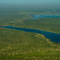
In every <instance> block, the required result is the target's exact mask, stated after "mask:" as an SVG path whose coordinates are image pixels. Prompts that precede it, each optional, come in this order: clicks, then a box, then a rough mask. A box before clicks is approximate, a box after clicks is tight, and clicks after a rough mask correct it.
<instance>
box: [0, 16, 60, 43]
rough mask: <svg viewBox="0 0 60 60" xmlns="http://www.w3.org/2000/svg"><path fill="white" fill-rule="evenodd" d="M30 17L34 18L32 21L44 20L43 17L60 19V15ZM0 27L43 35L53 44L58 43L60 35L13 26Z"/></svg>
mask: <svg viewBox="0 0 60 60" xmlns="http://www.w3.org/2000/svg"><path fill="white" fill-rule="evenodd" d="M32 16H33V17H34V18H32V19H39V18H45V17H60V15H32ZM0 27H2V28H8V29H15V30H21V31H25V32H33V33H39V34H43V35H44V36H45V37H46V38H48V39H50V41H52V42H55V43H60V34H57V33H52V32H47V31H42V30H36V29H28V28H18V27H13V26H0Z"/></svg>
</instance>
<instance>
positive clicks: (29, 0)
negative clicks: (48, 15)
mask: <svg viewBox="0 0 60 60" xmlns="http://www.w3.org/2000/svg"><path fill="white" fill-rule="evenodd" d="M5 5H6V6H7V5H8V6H10V5H12V6H28V7H30V6H32V7H37V6H39V7H60V0H0V7H1V6H3V7H4V6H5Z"/></svg>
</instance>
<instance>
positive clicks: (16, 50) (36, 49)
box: [0, 10, 60, 60]
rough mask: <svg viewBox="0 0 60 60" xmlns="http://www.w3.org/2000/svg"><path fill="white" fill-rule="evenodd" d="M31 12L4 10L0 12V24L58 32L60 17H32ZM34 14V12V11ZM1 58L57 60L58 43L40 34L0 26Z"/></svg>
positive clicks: (59, 31) (12, 59)
mask: <svg viewBox="0 0 60 60" xmlns="http://www.w3.org/2000/svg"><path fill="white" fill-rule="evenodd" d="M30 14H33V13H31V12H26V11H25V12H20V11H18V12H17V11H16V10H13V11H12V10H10V11H9V10H8V11H7V10H6V11H5V12H3V11H2V13H1V12H0V26H2V25H4V26H6V25H10V26H15V27H21V28H31V29H38V30H44V31H49V32H54V33H59V34H60V18H41V19H37V20H30V18H33V17H32V16H31V15H30ZM34 14H35V13H34ZM0 59H1V60H5V59H6V60H9V59H10V60H20V59H21V60H24V59H25V60H38V59H39V60H48V59H49V60H59V59H60V44H56V43H53V42H51V41H50V40H48V39H47V38H45V37H44V36H43V35H41V34H36V33H29V32H24V31H17V30H11V29H5V28H0Z"/></svg>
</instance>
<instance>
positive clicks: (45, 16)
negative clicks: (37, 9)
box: [31, 15, 60, 19]
mask: <svg viewBox="0 0 60 60" xmlns="http://www.w3.org/2000/svg"><path fill="white" fill-rule="evenodd" d="M31 16H33V17H34V18H32V19H39V18H47V17H49V18H51V17H53V18H55V17H57V18H59V17H60V15H31Z"/></svg>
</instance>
